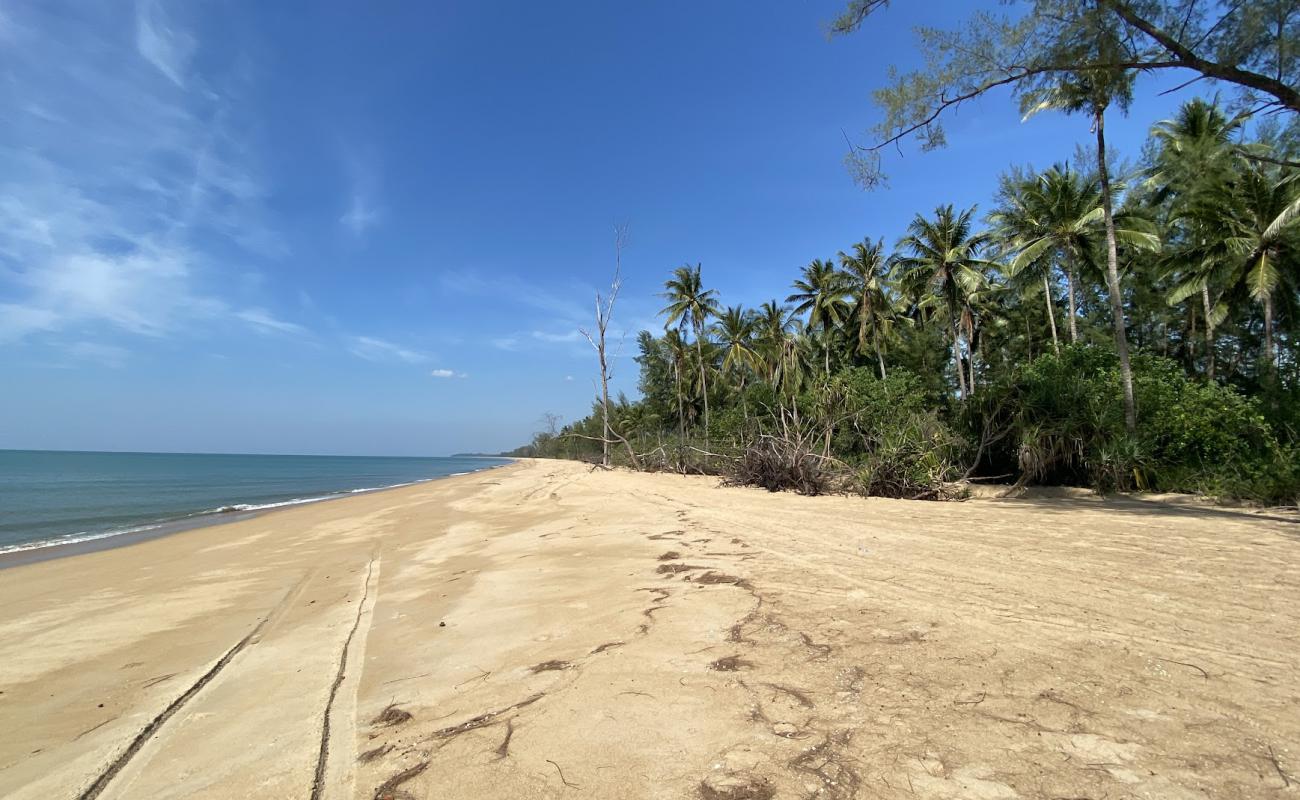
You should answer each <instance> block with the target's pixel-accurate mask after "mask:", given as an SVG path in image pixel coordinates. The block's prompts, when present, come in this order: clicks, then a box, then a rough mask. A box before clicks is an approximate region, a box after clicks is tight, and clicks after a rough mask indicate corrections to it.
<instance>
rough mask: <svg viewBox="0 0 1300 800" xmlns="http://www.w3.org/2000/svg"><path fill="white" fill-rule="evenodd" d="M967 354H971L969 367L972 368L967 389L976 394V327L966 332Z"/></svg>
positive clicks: (970, 393) (971, 393)
mask: <svg viewBox="0 0 1300 800" xmlns="http://www.w3.org/2000/svg"><path fill="white" fill-rule="evenodd" d="M966 355H967V356H969V362H968V368H969V369H970V380H969V381H967V383H966V391H967V392H968V393H969V395H974V394H975V329H974V328H971V329H970V330H968V331H967V332H966Z"/></svg>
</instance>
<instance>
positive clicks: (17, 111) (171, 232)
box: [0, 0, 292, 342]
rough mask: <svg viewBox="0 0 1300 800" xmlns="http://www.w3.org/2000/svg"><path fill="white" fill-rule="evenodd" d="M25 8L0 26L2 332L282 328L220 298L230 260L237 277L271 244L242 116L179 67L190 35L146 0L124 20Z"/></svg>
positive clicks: (193, 44)
mask: <svg viewBox="0 0 1300 800" xmlns="http://www.w3.org/2000/svg"><path fill="white" fill-rule="evenodd" d="M37 9H41V6H40V5H39V4H33V5H31V6H14V7H7V8H6V14H8V15H9V16H7V17H6V20H8V22H6V23H4V33H3V38H4V39H5V40H6V42H5V59H6V67H5V70H6V75H5V77H6V81H5V84H4V86H5V92H6V100H7V108H9V109H10V111H11V112H12V113H11V114H10V115H8V116H7V117H6V124H5V125H4V126H3V127H0V306H3V308H4V311H5V313H4V315H3V319H2V320H0V341H9V342H13V341H17V340H22V339H27V338H33V337H41V336H49V335H52V334H53V332H56V331H58V332H64V333H67V334H69V335H74V336H75V335H88V334H93V335H96V336H97V335H99V333H100V332H101V330H102V329H104V328H111V329H115V330H118V331H121V332H125V333H128V334H131V335H140V336H151V337H157V336H163V335H169V334H173V333H177V332H181V331H184V332H187V333H192V332H197V331H199V330H201V328H202V327H203V324H205V323H206V324H215V323H217V322H220V321H222V320H223V319H224V320H236V321H242V322H243V323H246V324H248V325H250V326H252V327H253V329H254V330H262V331H265V330H269V329H277V330H281V331H284V332H288V331H289V330H290V326H292V323H286V322H283V321H280V320H277V319H276V318H275V316H274V315H273V314H272V313H271V312H269V311H267V310H266V309H263V308H244V306H245V304H244V303H237V302H232V301H231V300H229V299H227V295H229V294H231V293H233V292H235V291H236V290H239V288H240V283H239V281H238V280H236V279H233V278H232V276H230V275H229V274H227V275H223V274H222V273H227V272H229V270H230V267H229V266H227V265H231V264H238V265H240V266H239V268H240V269H241V270H244V271H247V270H248V269H250V268H252V265H251V264H250V263H249V262H251V261H256V260H257V259H261V258H271V257H274V255H275V254H276V253H279V252H283V245H282V244H280V242H279V239H278V236H277V235H275V234H274V233H273V232H271V231H270V230H269V229H268V228H266V226H265V223H264V222H263V220H264V219H266V217H267V214H266V213H265V209H264V207H263V202H262V200H263V197H264V196H265V194H266V192H265V190H264V189H263V187H262V185H261V183H260V181H259V180H258V178H257V177H256V174H257V170H256V169H255V167H254V166H253V164H252V158H251V156H250V153H249V150H248V148H247V146H246V144H245V143H244V142H243V141H241V139H240V138H239V137H238V136H236V135H235V134H234V131H235V130H240V129H243V128H245V127H246V121H243V120H239V119H238V118H237V115H236V114H235V109H234V106H233V105H232V103H231V101H230V99H229V95H228V94H226V93H223V92H222V91H221V90H219V88H217V87H213V86H210V85H205V84H204V82H203V81H202V80H201V78H200V77H199V76H197V75H195V74H193V73H191V72H190V69H191V63H192V60H193V56H194V54H195V53H196V52H197V48H198V40H197V39H196V38H195V37H194V36H193V35H191V34H190V33H188V32H187V31H185V30H184V29H183V28H182V27H181V26H180V25H178V24H177V23H176V21H175V20H174V19H173V18H172V17H171V16H170V15H169V14H168V13H167V9H165V8H164V7H163V6H162V5H161V4H160V3H159V2H157V0H140V2H138V3H137V5H136V8H135V16H134V19H133V20H132V19H131V18H130V17H128V19H127V20H122V19H121V16H120V14H119V13H118V9H115V8H114V7H112V6H111V5H101V4H93V3H84V4H71V5H69V6H67V7H66V8H65V9H64V10H63V11H61V12H60V13H57V14H53V13H44V10H43V9H42V10H37ZM159 73H161V74H162V76H163V77H165V78H166V80H161V79H160V75H159ZM232 287H233V288H232ZM245 292H246V293H247V289H245ZM240 309H243V310H240Z"/></svg>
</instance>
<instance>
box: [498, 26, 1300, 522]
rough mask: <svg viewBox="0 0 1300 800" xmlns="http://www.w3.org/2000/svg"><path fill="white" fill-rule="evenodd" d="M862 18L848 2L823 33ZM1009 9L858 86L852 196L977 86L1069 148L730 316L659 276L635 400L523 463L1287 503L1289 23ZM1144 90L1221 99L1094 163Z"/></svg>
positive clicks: (543, 444)
mask: <svg viewBox="0 0 1300 800" xmlns="http://www.w3.org/2000/svg"><path fill="white" fill-rule="evenodd" d="M888 6H889V2H888V0H851V2H850V3H849V6H848V10H847V12H846V14H845V15H844V16H843V17H842V18H841V19H839V20H837V21H836V22H835V23H834V25H833V30H834V31H835V32H837V33H850V32H852V31H855V30H857V29H859V28H860V27H862V26H863V25H865V24H867V22H868V21H869V20H874V19H875V18H876V17H878V16H879V15H881V14H883V13H884V12H885V11H886V10H887V9H888ZM1014 6H1015V8H1014V9H1011V8H1009V10H1008V11H1006V12H1004V13H1003V14H1002V16H998V15H997V13H995V12H992V11H977V12H975V16H974V17H973V18H972V19H971V20H967V21H965V22H963V23H962V24H961V25H959V26H958V27H957V28H955V29H954V30H952V31H942V30H930V29H923V30H920V31H918V36H919V40H920V46H921V48H922V50H923V52H924V53H925V55H926V58H925V63H926V66H925V68H923V69H922V70H920V71H917V72H911V73H895V74H894V75H893V76H892V77H891V81H892V82H891V85H889V86H886V87H884V88H881V89H879V90H878V91H877V92H876V94H875V99H876V103H877V105H878V106H879V107H880V109H881V111H882V113H883V118H882V122H881V124H880V126H879V127H878V128H877V129H876V131H875V135H876V137H877V140H876V142H875V143H874V144H870V145H866V146H856V147H855V151H854V153H853V154H851V155H852V158H851V165H852V166H853V167H854V169H855V171H856V173H857V177H858V178H859V179H860V180H861V181H862V182H863V183H864V184H865V185H867V186H878V185H880V183H881V182H882V180H883V172H882V168H881V163H882V162H881V156H882V153H883V152H887V151H888V150H889V149H892V148H893V147H895V146H896V145H898V144H899V143H901V142H902V141H903V140H904V139H917V140H919V141H920V142H921V144H922V147H923V149H924V148H929V147H936V146H942V144H943V140H944V136H943V130H942V127H941V125H940V122H941V117H942V115H943V114H944V113H945V112H946V111H948V110H951V109H952V108H954V107H956V106H958V105H960V104H961V103H963V102H965V101H967V100H969V99H971V98H974V97H978V96H980V95H982V94H984V93H986V92H989V91H991V90H994V89H997V88H999V87H1005V88H1009V89H1010V90H1011V92H1012V93H1013V95H1014V96H1015V97H1017V98H1018V99H1019V100H1020V102H1021V106H1022V109H1023V110H1024V111H1025V112H1026V114H1033V113H1036V112H1038V111H1041V110H1043V109H1049V108H1050V109H1058V110H1062V111H1065V112H1066V113H1070V114H1079V115H1081V116H1082V117H1083V118H1084V119H1085V120H1087V121H1088V123H1089V124H1090V125H1091V130H1092V134H1093V135H1094V137H1095V139H1094V144H1093V145H1092V146H1091V148H1089V149H1088V150H1082V151H1080V152H1079V153H1076V154H1075V156H1074V158H1073V159H1071V160H1069V161H1062V162H1061V163H1057V164H1054V165H1051V166H1049V167H1047V168H1046V169H1033V168H1027V167H1026V168H1012V169H1010V170H1009V171H1008V172H1006V173H1005V174H1004V175H1003V176H1002V177H1001V180H1000V181H999V185H998V186H997V187H991V188H994V191H993V202H992V204H991V208H990V209H988V210H986V211H985V212H984V213H981V212H979V211H977V209H975V208H968V209H959V208H954V207H952V206H951V205H948V206H941V207H939V208H936V209H934V210H933V211H931V212H928V213H924V214H917V215H916V216H915V218H914V220H913V221H912V223H911V224H910V226H909V227H908V231H907V234H906V235H905V236H904V237H903V238H902V239H901V240H899V241H898V242H896V243H894V244H893V246H892V247H890V246H888V244H887V243H886V242H884V241H882V240H880V239H876V238H873V237H867V238H864V239H863V240H862V241H859V242H856V243H852V244H848V246H847V247H845V249H843V250H840V251H839V252H838V253H837V254H836V255H835V256H834V257H831V258H817V259H814V260H812V261H811V262H810V263H808V264H807V266H805V267H803V268H802V271H801V273H800V274H799V275H797V276H794V279H793V281H792V284H791V290H790V291H788V292H781V293H780V294H779V295H778V296H777V297H776V298H774V299H773V300H771V301H770V302H767V303H764V304H763V305H762V306H761V307H759V308H757V309H746V308H742V307H740V306H727V305H725V304H724V301H723V297H722V296H721V295H720V294H719V292H718V291H717V290H715V289H713V288H711V287H709V286H708V285H707V284H706V282H705V279H704V275H703V270H702V268H701V266H700V265H695V266H690V265H688V266H684V267H680V268H678V269H676V270H675V271H674V272H673V273H672V274H671V276H670V277H669V278H668V279H667V280H666V282H665V284H664V292H663V297H664V299H665V308H664V309H663V317H664V320H665V329H664V331H663V333H662V335H655V334H653V333H651V332H648V331H647V332H643V333H642V334H641V335H640V338H639V342H638V344H639V349H640V353H639V356H638V358H637V361H638V363H639V364H640V368H641V380H640V390H641V398H640V399H639V400H635V401H631V400H628V399H627V398H625V397H620V398H618V400H617V402H611V401H609V400H608V399H607V398H604V397H602V399H601V400H599V401H598V402H597V404H596V408H595V412H594V413H593V414H592V415H591V416H590V417H588V418H586V419H583V420H579V421H577V422H575V423H573V424H571V425H569V426H566V427H564V428H563V429H557V428H556V426H554V425H551V426H549V427H548V430H547V431H545V432H543V433H541V434H539V435H538V436H537V437H536V438H535V440H534V442H533V443H532V444H531V445H530V446H528V447H526V448H523V450H524V451H525V452H528V453H534V454H538V455H546V456H560V457H569V458H587V459H599V460H601V461H603V462H605V463H609V462H610V461H611V460H621V461H624V462H626V463H628V464H630V465H632V466H636V467H639V468H650V469H675V470H683V471H686V470H698V471H711V472H720V473H724V474H726V475H729V476H730V477H731V479H732V480H734V481H737V482H741V483H748V484H754V485H760V486H765V487H767V488H770V489H780V488H790V489H795V490H797V491H802V492H807V493H818V492H824V491H856V492H862V493H867V494H882V495H889V496H896V497H916V498H942V497H948V496H951V495H953V494H954V493H956V492H959V491H960V489H959V488H958V487H959V486H960V481H961V480H962V479H972V480H978V479H998V480H1015V481H1018V482H1022V483H1029V482H1037V483H1057V484H1072V485H1088V486H1092V487H1094V488H1096V489H1098V490H1100V491H1115V490H1134V489H1137V490H1159V491H1195V492H1203V493H1207V494H1211V495H1215V496H1219V497H1225V498H1246V499H1250V500H1254V501H1257V502H1262V503H1272V504H1283V503H1285V504H1294V503H1295V502H1296V498H1297V495H1300V438H1298V433H1297V431H1298V429H1300V410H1298V409H1300V361H1298V359H1297V332H1298V330H1300V160H1298V156H1300V154H1298V153H1297V150H1300V148H1298V147H1297V144H1296V143H1297V140H1298V139H1300V137H1297V135H1296V129H1297V124H1296V119H1297V114H1300V94H1297V92H1296V90H1295V89H1294V86H1295V79H1296V77H1297V76H1300V24H1297V19H1300V4H1298V3H1297V2H1295V0H1257V1H1256V2H1253V3H1248V4H1230V5H1229V6H1222V7H1221V6H1217V5H1216V6H1204V5H1203V4H1202V5H1199V6H1198V5H1197V4H1196V3H1195V2H1191V1H1189V0H1163V1H1162V0H1087V1H1086V2H1068V3H1067V2H1064V1H1063V0H1025V1H1024V2H1022V3H1017V4H1014ZM1168 69H1173V70H1181V71H1182V72H1184V73H1185V74H1186V73H1191V74H1192V76H1193V78H1192V80H1191V81H1189V83H1194V82H1196V81H1199V80H1209V81H1214V82H1216V84H1217V85H1220V86H1223V87H1226V88H1228V89H1229V91H1231V92H1233V99H1232V102H1231V103H1230V104H1228V105H1226V106H1223V107H1221V106H1220V105H1219V104H1218V101H1217V100H1216V101H1214V102H1210V101H1206V100H1200V99H1198V100H1193V101H1190V102H1188V103H1186V104H1184V106H1183V107H1182V108H1181V110H1180V111H1179V113H1178V114H1177V115H1176V116H1175V118H1173V119H1169V120H1165V121H1162V122H1159V123H1158V124H1156V125H1155V126H1154V127H1153V128H1152V130H1151V135H1150V138H1149V140H1148V143H1147V146H1146V147H1145V148H1144V150H1143V152H1142V153H1141V157H1140V160H1139V161H1138V163H1137V164H1136V165H1135V166H1131V167H1122V166H1116V161H1115V158H1114V154H1113V153H1110V152H1109V151H1108V149H1107V146H1106V141H1105V122H1106V117H1107V114H1108V111H1113V110H1118V111H1121V112H1123V111H1126V110H1127V108H1128V106H1129V103H1130V100H1131V99H1132V96H1133V91H1134V87H1135V77H1136V75H1137V73H1138V72H1157V71H1161V70H1168ZM612 288H613V292H612V293H611V295H610V296H611V298H612V297H613V296H614V295H616V294H617V279H616V281H615V285H614V287H612ZM781 296H784V300H781V299H780V298H781ZM602 332H603V328H602ZM593 343H594V344H595V343H597V342H595V341H593ZM599 343H601V344H603V333H602V338H601V339H600V340H599ZM603 364H604V362H603V360H602V365H603Z"/></svg>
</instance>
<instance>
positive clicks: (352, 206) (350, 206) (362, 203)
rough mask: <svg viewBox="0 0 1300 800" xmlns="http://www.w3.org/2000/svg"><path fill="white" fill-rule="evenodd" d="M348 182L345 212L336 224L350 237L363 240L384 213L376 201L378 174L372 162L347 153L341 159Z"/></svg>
mask: <svg viewBox="0 0 1300 800" xmlns="http://www.w3.org/2000/svg"><path fill="white" fill-rule="evenodd" d="M342 161H343V164H344V169H345V172H346V178H347V182H348V199H347V209H346V210H345V211H344V212H343V216H341V217H339V222H340V223H341V224H342V225H343V227H344V228H346V229H347V231H348V232H349V233H351V234H352V235H353V236H356V237H361V236H364V235H365V234H366V233H367V232H368V231H369V230H370V229H371V228H373V227H375V226H376V225H378V224H379V222H380V221H381V220H382V219H383V209H381V208H380V207H379V204H378V201H377V200H376V198H377V196H378V194H379V173H378V170H376V168H375V167H374V164H373V159H366V158H362V157H361V156H359V155H357V154H355V153H350V154H348V155H346V156H345V157H344V158H343V159H342Z"/></svg>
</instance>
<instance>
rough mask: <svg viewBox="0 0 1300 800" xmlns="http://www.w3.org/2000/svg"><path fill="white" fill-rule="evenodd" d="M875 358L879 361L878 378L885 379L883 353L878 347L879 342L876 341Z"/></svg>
mask: <svg viewBox="0 0 1300 800" xmlns="http://www.w3.org/2000/svg"><path fill="white" fill-rule="evenodd" d="M876 360H877V361H879V362H880V379H881V380H882V381H883V380H884V379H885V354H884V352H882V351H881V349H880V342H876Z"/></svg>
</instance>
